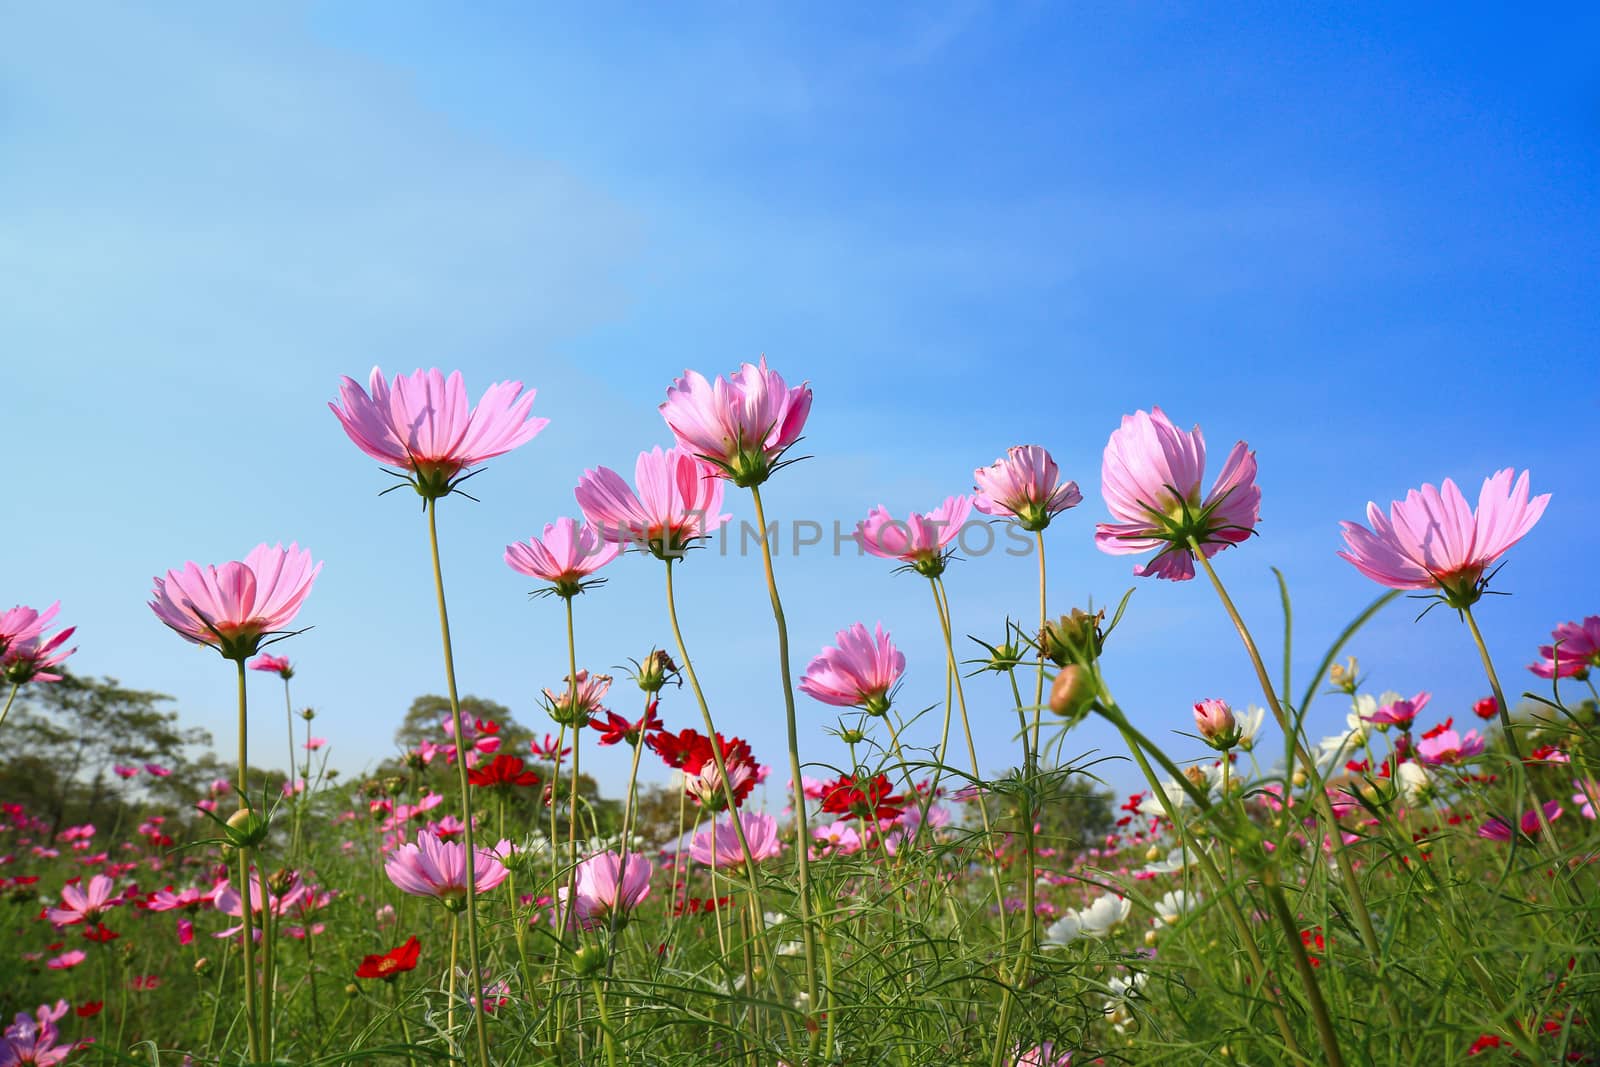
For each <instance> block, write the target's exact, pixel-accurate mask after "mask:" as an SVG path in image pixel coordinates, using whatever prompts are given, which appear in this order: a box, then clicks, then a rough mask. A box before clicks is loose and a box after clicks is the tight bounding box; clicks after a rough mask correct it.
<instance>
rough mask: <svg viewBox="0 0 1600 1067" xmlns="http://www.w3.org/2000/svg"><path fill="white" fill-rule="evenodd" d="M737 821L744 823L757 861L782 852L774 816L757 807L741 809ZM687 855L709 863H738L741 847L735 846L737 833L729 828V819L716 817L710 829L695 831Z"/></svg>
mask: <svg viewBox="0 0 1600 1067" xmlns="http://www.w3.org/2000/svg"><path fill="white" fill-rule="evenodd" d="M739 822H740V823H741V824H742V825H743V827H744V839H745V840H746V841H747V842H749V844H750V855H751V858H753V859H755V860H756V861H758V862H759V861H761V860H768V859H772V858H773V857H774V856H779V855H782V854H783V843H782V841H780V840H779V838H778V820H777V819H774V818H773V817H772V816H770V815H763V814H762V813H761V812H758V811H742V812H740V813H739ZM689 858H690V859H692V860H694V861H695V862H696V863H704V864H706V865H707V866H709V867H720V868H723V869H726V868H729V867H742V866H743V865H744V850H743V849H741V848H740V847H739V834H738V832H737V831H736V830H734V828H733V820H732V819H731V818H729V819H726V820H719V821H718V822H717V823H716V824H715V825H714V827H713V828H712V831H711V832H710V833H698V834H695V836H694V840H693V841H691V842H690V843H689Z"/></svg>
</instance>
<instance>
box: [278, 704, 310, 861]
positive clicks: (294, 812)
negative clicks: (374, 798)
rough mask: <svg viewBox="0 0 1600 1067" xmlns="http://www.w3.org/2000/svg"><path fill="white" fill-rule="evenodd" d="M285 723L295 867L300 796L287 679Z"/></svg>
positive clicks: (292, 708)
mask: <svg viewBox="0 0 1600 1067" xmlns="http://www.w3.org/2000/svg"><path fill="white" fill-rule="evenodd" d="M283 721H284V725H286V726H287V727H288V728H289V729H288V733H289V864H290V866H293V865H294V860H295V857H296V856H297V855H299V852H300V795H299V794H298V793H296V792H295V791H294V786H295V781H294V780H295V773H294V771H295V763H294V704H293V703H292V702H291V701H290V699H289V679H287V678H285V679H284V680H283ZM308 777H309V776H308Z"/></svg>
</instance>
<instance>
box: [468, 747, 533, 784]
mask: <svg viewBox="0 0 1600 1067" xmlns="http://www.w3.org/2000/svg"><path fill="white" fill-rule="evenodd" d="M522 768H523V763H522V759H521V757H518V756H507V755H504V754H501V755H499V756H496V757H495V758H494V760H493V761H492V762H490V763H489V765H488V766H486V767H474V768H472V769H471V770H469V771H467V781H469V782H471V783H472V784H473V785H478V786H487V787H488V788H490V789H510V788H511V787H512V786H519V785H521V786H533V785H538V784H539V776H538V775H537V774H534V773H533V772H532V771H525V770H523V769H522Z"/></svg>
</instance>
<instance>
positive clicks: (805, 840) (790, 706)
mask: <svg viewBox="0 0 1600 1067" xmlns="http://www.w3.org/2000/svg"><path fill="white" fill-rule="evenodd" d="M750 496H751V498H752V500H753V501H754V502H755V509H756V526H757V527H759V528H760V530H761V562H762V564H763V565H764V566H765V568H766V572H767V596H768V597H769V599H771V601H772V618H773V621H774V622H776V623H777V626H778V672H779V674H780V676H781V677H782V679H783V712H784V719H785V723H786V725H787V727H788V733H789V777H790V783H789V785H790V790H791V792H792V793H793V794H794V818H795V826H796V837H795V850H794V855H795V860H796V862H797V863H798V865H799V875H800V930H801V933H802V934H803V935H804V939H803V944H804V949H805V960H806V997H807V1001H806V1004H807V1011H808V1012H821V1011H826V1010H827V1007H826V1006H825V1005H824V1004H823V1003H822V1002H821V1001H819V1000H818V999H817V959H816V957H817V946H816V936H815V932H814V931H813V929H812V917H811V861H810V857H809V855H808V854H809V853H810V851H811V847H810V846H811V831H810V828H809V827H808V826H807V825H806V796H805V787H804V786H803V785H802V784H801V781H800V740H799V732H798V729H797V728H796V725H795V713H794V682H793V680H792V675H791V672H790V667H789V624H788V622H787V621H785V619H784V615H783V601H782V600H780V599H779V598H778V582H777V579H776V578H775V577H774V576H773V573H772V545H771V543H770V542H768V540H767V515H766V512H765V510H763V508H762V506H761V489H760V487H759V486H751V487H750ZM765 922H766V920H765V919H764V918H763V919H762V924H763V925H765Z"/></svg>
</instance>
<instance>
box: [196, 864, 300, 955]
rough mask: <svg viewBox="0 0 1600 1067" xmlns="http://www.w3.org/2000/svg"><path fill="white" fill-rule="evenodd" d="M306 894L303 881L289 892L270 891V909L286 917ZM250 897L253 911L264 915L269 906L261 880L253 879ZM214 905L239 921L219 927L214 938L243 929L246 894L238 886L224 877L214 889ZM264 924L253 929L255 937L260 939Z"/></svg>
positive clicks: (278, 915)
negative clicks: (262, 891) (263, 902)
mask: <svg viewBox="0 0 1600 1067" xmlns="http://www.w3.org/2000/svg"><path fill="white" fill-rule="evenodd" d="M305 895H306V887H305V885H304V884H303V883H297V884H296V885H295V886H294V887H293V888H291V889H290V890H289V891H288V892H287V893H276V894H269V896H270V897H271V901H270V903H269V905H268V906H269V907H270V908H271V910H272V914H273V915H275V916H277V917H279V918H282V917H283V916H285V915H288V914H291V913H292V912H294V911H295V909H296V908H298V907H299V905H300V903H301V901H302V900H304V899H305ZM249 896H250V914H252V915H261V914H262V912H263V911H265V910H266V909H265V908H263V907H262V901H261V881H260V879H257V878H252V879H250V891H249ZM211 906H212V907H214V908H216V909H217V910H218V911H220V912H222V913H223V914H224V915H231V916H233V917H234V918H235V919H238V920H240V921H239V924H238V925H237V926H230V927H228V928H227V929H226V930H219V931H217V932H216V933H214V934H212V935H211V936H212V937H216V938H224V937H232V936H233V935H234V934H236V933H238V932H239V931H240V930H243V929H244V894H241V893H240V892H239V891H238V890H237V889H235V888H234V887H233V886H232V885H231V884H230V883H229V882H228V880H227V879H223V880H222V881H220V882H218V883H217V885H216V888H215V889H213V890H212V893H211ZM264 925H265V924H264V923H257V924H256V926H255V927H254V929H253V930H252V932H253V933H254V935H255V938H254V939H255V940H257V941H260V940H261V937H262V934H263V933H264V932H265V931H264V929H263V926H264Z"/></svg>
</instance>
